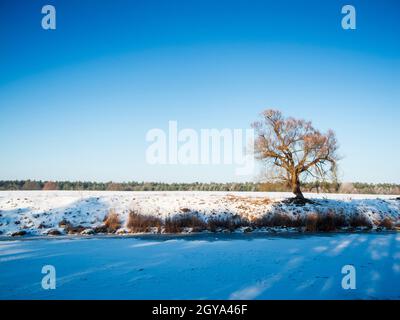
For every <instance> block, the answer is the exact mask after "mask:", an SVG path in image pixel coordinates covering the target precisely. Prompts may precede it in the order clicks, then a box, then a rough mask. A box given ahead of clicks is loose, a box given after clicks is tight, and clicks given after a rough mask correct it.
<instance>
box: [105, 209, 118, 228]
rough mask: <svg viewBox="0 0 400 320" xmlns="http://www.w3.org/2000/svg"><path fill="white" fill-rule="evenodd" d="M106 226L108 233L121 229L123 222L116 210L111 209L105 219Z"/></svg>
mask: <svg viewBox="0 0 400 320" xmlns="http://www.w3.org/2000/svg"><path fill="white" fill-rule="evenodd" d="M104 225H105V226H106V227H107V232H109V233H114V232H115V231H117V230H118V229H119V228H120V227H121V220H120V219H119V216H118V214H117V213H116V212H115V210H114V209H111V210H110V211H109V212H108V214H107V216H106V217H105V218H104Z"/></svg>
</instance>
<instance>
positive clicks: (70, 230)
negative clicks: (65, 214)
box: [58, 219, 86, 234]
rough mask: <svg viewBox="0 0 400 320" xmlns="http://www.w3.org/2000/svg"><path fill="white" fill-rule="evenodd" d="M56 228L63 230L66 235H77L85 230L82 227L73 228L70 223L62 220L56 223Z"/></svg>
mask: <svg viewBox="0 0 400 320" xmlns="http://www.w3.org/2000/svg"><path fill="white" fill-rule="evenodd" d="M58 226H59V227H60V228H64V230H65V232H66V233H68V234H77V233H81V232H82V231H83V230H85V229H86V228H85V227H83V226H80V225H78V226H74V225H73V224H72V223H71V222H69V221H67V220H65V219H63V220H61V221H60V222H59V223H58Z"/></svg>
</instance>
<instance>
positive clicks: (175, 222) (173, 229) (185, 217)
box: [164, 211, 207, 233]
mask: <svg viewBox="0 0 400 320" xmlns="http://www.w3.org/2000/svg"><path fill="white" fill-rule="evenodd" d="M184 212H187V211H184ZM164 227H165V232H167V233H178V232H182V231H183V230H184V228H191V229H192V231H194V232H199V231H203V230H205V229H206V227H207V224H206V223H205V222H204V221H203V220H201V219H200V218H199V217H198V216H197V215H195V214H191V213H184V214H177V215H175V216H172V217H169V218H166V219H165V223H164Z"/></svg>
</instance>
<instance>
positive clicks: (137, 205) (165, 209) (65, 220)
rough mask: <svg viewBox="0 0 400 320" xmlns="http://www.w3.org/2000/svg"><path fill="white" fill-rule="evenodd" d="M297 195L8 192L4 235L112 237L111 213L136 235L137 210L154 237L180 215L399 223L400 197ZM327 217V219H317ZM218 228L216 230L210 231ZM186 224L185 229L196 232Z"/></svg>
mask: <svg viewBox="0 0 400 320" xmlns="http://www.w3.org/2000/svg"><path fill="white" fill-rule="evenodd" d="M291 196H292V195H291V194H290V193H279V192H276V193H274V192H268V193H260V192H257V193H252V192H114V191H103V192H101V191H82V192H81V191H2V192H0V233H1V234H2V235H3V236H4V235H6V236H10V235H12V234H14V235H24V234H30V235H41V234H53V235H58V234H65V233H66V232H69V233H83V234H91V233H94V232H107V228H105V227H104V219H105V218H106V217H107V215H108V214H109V213H110V210H112V211H113V212H115V214H116V215H117V216H118V219H119V221H120V228H119V230H118V232H117V233H125V232H129V231H130V229H128V228H127V226H128V225H129V217H130V215H131V214H132V213H135V214H136V215H137V216H138V217H151V218H153V220H152V221H153V222H152V223H154V224H155V225H154V226H151V225H150V227H152V228H147V229H146V228H145V229H143V230H146V231H147V232H166V231H168V230H166V229H165V226H164V223H165V221H167V222H168V221H170V222H171V221H173V222H174V226H176V221H175V220H173V219H174V218H176V217H178V218H179V217H185V218H188V217H192V218H191V219H192V220H191V221H192V222H190V223H194V222H193V219H194V218H195V219H196V221H197V222H196V221H195V222H196V223H197V225H199V224H201V223H204V226H205V227H204V229H209V230H210V229H211V230H212V231H227V229H229V230H230V231H233V229H235V230H242V231H253V230H262V231H265V230H276V228H278V229H279V227H290V228H289V230H303V231H304V230H305V228H306V229H307V228H310V225H311V227H312V223H327V224H331V225H333V226H336V225H337V226H338V227H350V226H353V227H357V226H361V227H362V226H364V227H366V226H369V227H371V228H380V227H381V226H386V227H388V226H390V227H392V226H396V224H398V223H399V222H400V200H398V199H396V196H387V195H349V194H346V195H343V194H305V196H306V197H307V198H309V199H312V200H313V203H309V204H306V205H303V206H301V205H295V204H291V203H288V202H286V201H285V199H287V198H290V197H291ZM321 217H322V218H324V219H325V220H326V221H325V220H324V221H322V222H318V221H314V220H315V219H320V218H321ZM313 219H314V220H313ZM332 219H333V220H332ZM331 220H332V221H331ZM141 221H142V222H141V223H143V220H141ZM157 221H158V222H157ZM219 221H224V223H220V222H219ZM227 221H228V222H229V223H227ZM181 224H182V223H181ZM181 224H180V225H181ZM211 224H212V225H213V228H211V227H210V228H208V227H209V226H210V225H211ZM197 225H196V226H197ZM187 227H188V228H182V231H185V232H190V231H192V230H193V229H194V228H192V227H191V226H190V225H188V226H187ZM318 230H324V229H321V228H318ZM329 230H330V229H329V226H328V228H327V231H329ZM114 231H115V230H114ZM311 231H312V230H311Z"/></svg>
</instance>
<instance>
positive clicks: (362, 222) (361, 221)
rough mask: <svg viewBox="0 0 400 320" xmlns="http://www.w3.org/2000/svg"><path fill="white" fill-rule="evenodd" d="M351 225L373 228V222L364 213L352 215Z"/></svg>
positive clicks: (353, 226)
mask: <svg viewBox="0 0 400 320" xmlns="http://www.w3.org/2000/svg"><path fill="white" fill-rule="evenodd" d="M349 225H350V227H352V228H358V227H365V228H369V229H371V228H372V223H371V222H370V221H369V220H368V218H367V217H366V216H364V215H362V214H357V215H355V216H352V217H351V218H350V221H349Z"/></svg>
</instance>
